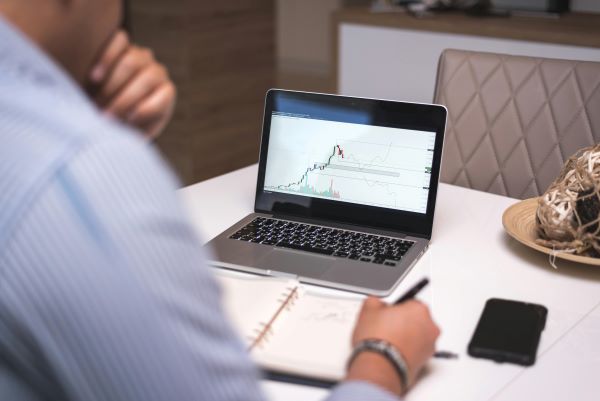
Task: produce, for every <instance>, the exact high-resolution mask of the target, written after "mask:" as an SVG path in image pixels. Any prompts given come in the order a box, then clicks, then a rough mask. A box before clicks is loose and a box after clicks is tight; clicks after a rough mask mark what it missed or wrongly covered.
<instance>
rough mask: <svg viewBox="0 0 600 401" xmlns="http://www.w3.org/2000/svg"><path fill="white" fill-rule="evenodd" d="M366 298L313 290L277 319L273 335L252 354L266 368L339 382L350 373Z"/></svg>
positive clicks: (303, 295) (302, 296) (301, 296)
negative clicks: (354, 338)
mask: <svg viewBox="0 0 600 401" xmlns="http://www.w3.org/2000/svg"><path fill="white" fill-rule="evenodd" d="M361 306H362V299H361V298H358V297H355V298H350V297H348V298H339V297H333V296H327V295H321V294H315V293H310V292H303V293H301V294H300V296H299V298H298V300H297V301H296V303H295V304H294V305H293V306H291V307H290V309H289V310H288V311H287V312H286V313H284V314H283V315H282V316H281V317H280V318H279V319H277V321H275V323H274V325H273V328H272V333H271V336H269V337H268V338H267V340H266V341H265V342H264V343H263V344H261V345H260V346H258V347H257V348H256V349H254V350H253V352H252V356H253V358H254V359H255V360H256V361H257V362H258V364H259V365H260V366H261V367H263V368H266V369H271V370H274V371H278V372H283V373H289V374H296V375H301V376H306V377H314V378H320V379H327V380H334V381H338V380H341V379H343V377H344V376H345V374H346V362H347V359H348V357H349V356H350V352H351V351H352V345H351V338H352V332H353V330H354V325H355V323H356V320H357V317H358V313H359V311H360V308H361Z"/></svg>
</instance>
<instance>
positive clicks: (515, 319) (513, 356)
mask: <svg viewBox="0 0 600 401" xmlns="http://www.w3.org/2000/svg"><path fill="white" fill-rule="evenodd" d="M547 315H548V309H546V307H544V306H542V305H537V304H530V303H525V302H518V301H510V300H506V299H498V298H492V299H489V300H488V301H487V302H486V304H485V308H484V309H483V312H482V314H481V317H480V318H479V323H478V324H477V328H476V329H475V333H473V338H471V342H470V343H469V348H468V352H469V355H471V356H473V357H476V358H486V359H491V360H493V361H496V362H511V363H516V364H518V365H524V366H531V365H533V364H534V363H535V356H536V353H537V348H538V345H539V343H540V337H541V335H542V331H543V330H544V327H546V316H547Z"/></svg>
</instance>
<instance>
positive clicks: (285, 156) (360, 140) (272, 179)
mask: <svg viewBox="0 0 600 401" xmlns="http://www.w3.org/2000/svg"><path fill="white" fill-rule="evenodd" d="M315 117H316V118H315ZM435 136H436V135H435V132H430V131H417V130H411V129H401V128H390V127H381V126H372V125H366V124H357V123H349V122H340V121H330V120H326V119H323V118H319V116H311V115H307V114H293V113H286V112H278V111H274V112H273V113H272V115H271V132H270V138H269V153H268V156H267V166H266V174H265V182H264V190H265V191H272V192H281V193H287V194H293V195H300V196H307V197H313V198H322V199H329V200H333V201H337V202H348V203H356V204H361V205H368V206H375V207H384V208H389V209H397V210H404V211H408V212H416V213H423V214H424V213H426V212H427V200H428V197H429V185H430V181H431V170H432V163H433V150H434V147H435Z"/></svg>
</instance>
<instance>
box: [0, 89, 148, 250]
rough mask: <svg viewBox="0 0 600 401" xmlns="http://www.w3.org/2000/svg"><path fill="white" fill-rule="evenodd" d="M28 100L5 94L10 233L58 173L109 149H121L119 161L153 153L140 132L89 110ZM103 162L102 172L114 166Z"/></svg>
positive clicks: (2, 155) (2, 115)
mask: <svg viewBox="0 0 600 401" xmlns="http://www.w3.org/2000/svg"><path fill="white" fill-rule="evenodd" d="M24 98H25V99H26V98H27V96H25V97H24V96H22V94H21V95H19V96H15V98H13V99H12V100H13V101H12V102H9V101H7V99H6V97H5V96H1V95H0V126H2V129H1V130H0V143H2V144H3V146H2V147H0V204H2V205H3V210H1V211H0V227H2V230H3V231H4V232H5V233H7V232H10V231H11V228H14V226H15V225H16V224H17V222H18V220H19V218H20V217H22V216H23V215H24V214H25V213H27V210H29V209H30V208H31V207H33V206H34V205H35V204H36V202H38V201H39V199H40V197H41V195H42V193H43V191H44V190H46V189H47V188H48V187H49V186H50V185H52V183H53V182H54V181H55V180H56V177H57V175H58V174H60V172H61V171H65V170H68V169H69V168H70V167H71V165H73V164H74V163H77V162H81V160H85V159H87V158H93V157H94V156H95V155H96V154H98V153H106V151H103V149H111V150H112V151H118V153H119V154H120V155H121V157H118V156H119V155H115V156H116V158H117V160H124V159H125V158H124V157H122V155H127V154H130V155H135V154H143V153H144V152H148V150H147V149H145V148H146V147H147V146H145V145H144V143H143V141H142V140H141V139H139V138H138V135H137V134H136V133H133V132H130V131H129V130H128V129H127V128H125V127H123V126H121V125H119V124H117V123H116V122H113V121H110V120H109V119H107V118H104V117H102V116H101V115H100V114H99V113H97V112H94V111H93V110H90V108H89V107H79V106H78V105H76V104H72V105H71V106H69V105H67V104H55V105H52V104H51V103H49V102H39V101H38V102H35V104H28V103H26V102H24V101H23V99H24ZM53 106H54V107H53ZM133 157H134V156H132V158H133ZM102 162H103V163H105V166H100V165H98V168H102V167H110V166H109V165H110V164H111V163H112V164H114V163H113V161H112V160H111V158H110V156H105V157H104V158H103V159H102ZM113 167H115V166H114V165H113ZM91 173H92V172H91V171H90V172H89V174H91ZM123 174H126V171H123ZM80 177H81V178H82V179H86V177H85V176H81V175H80ZM90 179H92V177H90ZM0 241H1V238H0ZM1 248H2V244H1V243H0V249H1Z"/></svg>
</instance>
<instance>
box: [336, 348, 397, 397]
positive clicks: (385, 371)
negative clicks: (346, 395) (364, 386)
mask: <svg viewBox="0 0 600 401" xmlns="http://www.w3.org/2000/svg"><path fill="white" fill-rule="evenodd" d="M346 380H356V381H365V382H369V383H372V384H374V385H376V386H378V387H381V388H383V389H385V390H387V391H389V392H391V393H393V394H397V395H401V394H403V393H404V392H405V391H406V388H405V387H404V385H403V383H402V380H401V379H400V376H398V373H397V372H396V370H395V368H394V367H393V366H392V364H391V363H390V362H389V361H388V360H387V359H386V357H385V356H383V355H381V354H378V353H375V352H361V353H360V354H358V355H356V357H355V358H354V359H353V360H352V361H351V363H350V365H349V366H348V375H347V377H346Z"/></svg>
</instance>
